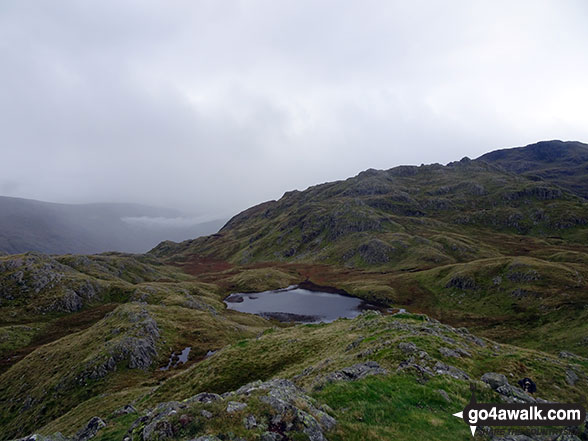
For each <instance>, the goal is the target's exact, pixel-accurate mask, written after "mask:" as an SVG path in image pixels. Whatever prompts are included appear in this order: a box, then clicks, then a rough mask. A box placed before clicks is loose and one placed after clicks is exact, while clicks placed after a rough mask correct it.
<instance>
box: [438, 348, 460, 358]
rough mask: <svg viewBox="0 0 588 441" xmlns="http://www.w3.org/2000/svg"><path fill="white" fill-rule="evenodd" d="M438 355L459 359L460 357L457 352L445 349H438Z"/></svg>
mask: <svg viewBox="0 0 588 441" xmlns="http://www.w3.org/2000/svg"><path fill="white" fill-rule="evenodd" d="M439 353H440V354H441V355H443V356H444V357H455V358H461V355H460V354H459V353H458V352H456V351H454V350H453V349H450V348H446V347H442V348H439Z"/></svg>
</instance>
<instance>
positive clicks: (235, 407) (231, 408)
mask: <svg viewBox="0 0 588 441" xmlns="http://www.w3.org/2000/svg"><path fill="white" fill-rule="evenodd" d="M246 407H247V404H245V403H239V402H238V401H229V403H228V404H227V412H228V413H235V412H239V411H240V410H243V409H245V408H246Z"/></svg>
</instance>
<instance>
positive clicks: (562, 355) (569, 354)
mask: <svg viewBox="0 0 588 441" xmlns="http://www.w3.org/2000/svg"><path fill="white" fill-rule="evenodd" d="M559 358H571V359H574V358H580V357H578V356H577V355H576V354H574V353H572V352H568V351H560V353H559Z"/></svg>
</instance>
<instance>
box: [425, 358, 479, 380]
mask: <svg viewBox="0 0 588 441" xmlns="http://www.w3.org/2000/svg"><path fill="white" fill-rule="evenodd" d="M433 370H434V371H435V373H437V374H439V375H449V376H450V377H453V378H456V379H458V380H469V379H470V376H469V375H468V374H466V373H465V372H464V371H462V370H461V369H459V368H456V367H455V366H451V365H448V364H445V363H442V362H440V361H438V362H437V363H435V366H434V368H433Z"/></svg>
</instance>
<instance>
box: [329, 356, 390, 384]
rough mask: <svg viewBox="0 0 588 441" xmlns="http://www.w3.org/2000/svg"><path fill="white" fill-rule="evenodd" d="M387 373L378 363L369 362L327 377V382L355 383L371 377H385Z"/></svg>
mask: <svg viewBox="0 0 588 441" xmlns="http://www.w3.org/2000/svg"><path fill="white" fill-rule="evenodd" d="M387 373H388V370H387V369H384V368H383V367H381V366H380V365H379V364H378V363H377V362H375V361H367V362H365V363H358V364H354V365H353V366H349V367H346V368H343V369H341V370H340V371H336V372H332V373H330V374H328V375H327V377H326V381H327V382H328V383H332V382H336V381H355V380H359V379H361V378H365V377H367V376H370V375H385V374H387Z"/></svg>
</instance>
